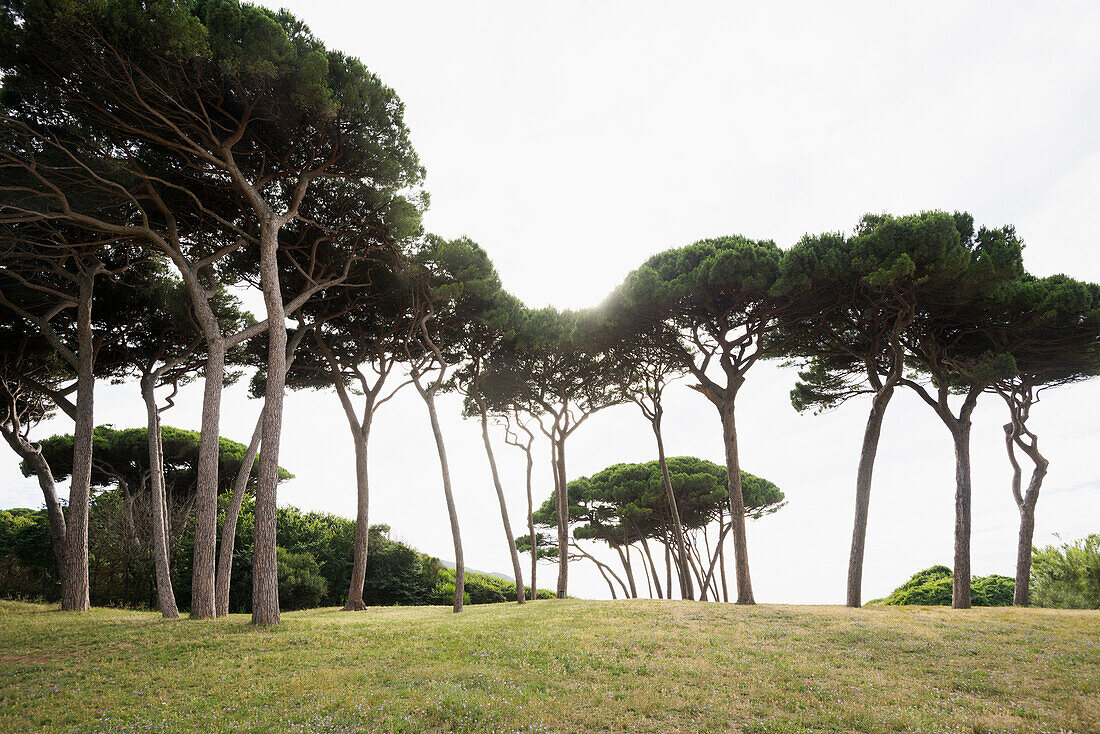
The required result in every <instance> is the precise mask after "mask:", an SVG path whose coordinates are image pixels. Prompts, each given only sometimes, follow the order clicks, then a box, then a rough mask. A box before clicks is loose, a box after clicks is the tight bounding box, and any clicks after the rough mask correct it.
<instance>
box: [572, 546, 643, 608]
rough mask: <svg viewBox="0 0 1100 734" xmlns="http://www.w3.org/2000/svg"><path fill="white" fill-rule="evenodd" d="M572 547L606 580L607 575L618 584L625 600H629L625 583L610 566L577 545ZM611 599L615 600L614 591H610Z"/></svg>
mask: <svg viewBox="0 0 1100 734" xmlns="http://www.w3.org/2000/svg"><path fill="white" fill-rule="evenodd" d="M573 547H574V548H576V549H577V552H579V553H580V554H581V555H582V556H584V557H585V558H587V559H588V560H590V561H592V563H594V564H596V568H597V569H599V571H600V573H603V574H605V575H604V578H605V579H606V578H607V575H608V574H609V575H610V576H611V578H613V579H615V580H616V581H618V582H619V588H621V589H622V591H623V596H624V597H626V598H630V590H629V589H627V588H626V582H625V581H623V580H622V578H621V577H620V576H619V574H617V573H615V569H613V568H612V567H611V566H609V565H607V564H606V563H604V562H603V561H601V560H600V559H599V558H596V557H595V556H594V555H592V554H591V553H589V552H588V551H586V550H585V549H584V548H582V547H580V546H579V545H575V544H574V545H573ZM611 598H613V599H614V598H616V597H615V590H614V589H612V590H611Z"/></svg>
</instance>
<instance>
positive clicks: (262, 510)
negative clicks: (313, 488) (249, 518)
mask: <svg viewBox="0 0 1100 734" xmlns="http://www.w3.org/2000/svg"><path fill="white" fill-rule="evenodd" d="M278 237H279V230H278V227H276V226H275V224H274V222H272V221H271V220H267V221H265V222H263V225H262V228H261V231H260V285H261V287H262V289H263V294H264V305H265V306H266V308H267V323H268V328H267V388H266V391H265V393H264V411H263V446H262V448H261V449H260V466H259V471H258V472H257V479H256V526H255V527H256V529H255V545H254V547H253V554H252V623H253V624H260V625H270V624H278V623H279V567H278V556H277V553H276V542H277V538H276V518H277V509H276V500H277V493H278V487H279V445H280V442H281V441H280V439H281V436H282V430H283V398H284V396H285V393H286V364H287V350H286V343H287V329H286V310H285V309H284V308H283V296H282V290H281V288H280V286H279V269H278V264H277V261H276V253H277V250H278V244H279V241H278ZM211 580H212V579H211Z"/></svg>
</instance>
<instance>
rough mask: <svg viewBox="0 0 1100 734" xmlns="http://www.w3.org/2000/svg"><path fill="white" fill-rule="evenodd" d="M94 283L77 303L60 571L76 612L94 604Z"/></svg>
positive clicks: (67, 603)
mask: <svg viewBox="0 0 1100 734" xmlns="http://www.w3.org/2000/svg"><path fill="white" fill-rule="evenodd" d="M92 284H93V279H92V277H85V278H84V279H83V280H81V282H80V296H79V301H78V305H77V345H78V346H77V355H76V357H77V377H76V425H75V427H74V428H73V471H72V481H71V482H70V484H69V508H68V509H69V512H68V518H67V520H66V525H65V533H66V537H65V561H66V562H65V568H64V569H62V571H61V609H62V610H63V611H76V612H86V611H88V610H89V609H90V608H91V601H90V597H89V588H88V504H89V501H90V499H91V490H92V438H93V434H94V432H95V415H94V412H93V403H92V399H93V393H94V390H95V375H94V368H95V352H94V348H95V347H94V341H93V336H92Z"/></svg>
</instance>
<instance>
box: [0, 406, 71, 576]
mask: <svg viewBox="0 0 1100 734" xmlns="http://www.w3.org/2000/svg"><path fill="white" fill-rule="evenodd" d="M13 409H14V408H13ZM0 433H2V434H3V436H4V440H6V441H7V442H8V445H9V446H11V448H12V450H13V451H15V453H16V455H18V456H19V458H20V459H22V460H23V461H25V462H27V466H28V467H30V469H31V471H33V472H34V475H35V477H36V478H37V479H38V487H39V488H40V489H41V490H42V499H43V501H44V502H45V504H46V517H47V519H48V520H49V523H50V542H51V545H52V546H53V555H54V560H55V561H56V562H57V572H58V576H61V575H63V574H64V573H65V569H66V565H65V537H66V532H65V513H64V511H63V510H62V509H61V502H60V501H59V500H58V499H57V486H56V483H55V482H54V478H53V471H52V470H51V469H50V465H49V464H48V463H47V462H46V458H45V457H44V456H42V452H41V450H39V448H38V446H36V445H35V444H33V443H31V442H30V441H28V440H27V439H26V438H24V437H23V436H21V435H20V434H19V429H18V427H17V426H16V425H9V424H7V423H4V424H0Z"/></svg>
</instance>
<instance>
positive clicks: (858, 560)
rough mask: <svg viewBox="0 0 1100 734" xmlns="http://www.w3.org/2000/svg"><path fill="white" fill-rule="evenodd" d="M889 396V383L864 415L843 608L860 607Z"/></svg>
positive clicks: (892, 389)
mask: <svg viewBox="0 0 1100 734" xmlns="http://www.w3.org/2000/svg"><path fill="white" fill-rule="evenodd" d="M893 394H894V386H893V384H889V383H888V384H887V385H886V386H884V387H883V388H882V389H881V390H879V391H878V392H877V393H876V394H875V397H874V400H872V401H871V412H870V413H869V414H868V415H867V426H866V427H865V428H864V429H863V448H862V450H861V451H860V454H859V468H858V469H857V470H856V516H855V522H854V523H853V524H852V549H851V552H850V553H849V555H848V601H847V604H848V606H850V607H858V606H860V605H861V604H862V603H863V551H864V548H865V547H866V543H867V517H868V512H869V509H870V505H871V474H872V472H873V471H874V469H875V456H876V455H877V454H878V443H879V436H880V434H881V433H882V420H883V418H885V416H886V406H887V405H888V404H889V403H890V398H891V397H893Z"/></svg>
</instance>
